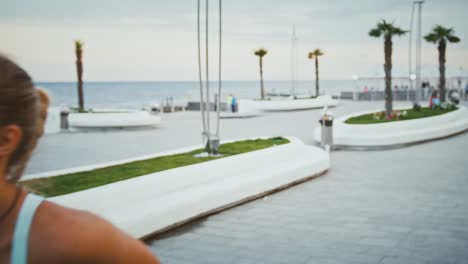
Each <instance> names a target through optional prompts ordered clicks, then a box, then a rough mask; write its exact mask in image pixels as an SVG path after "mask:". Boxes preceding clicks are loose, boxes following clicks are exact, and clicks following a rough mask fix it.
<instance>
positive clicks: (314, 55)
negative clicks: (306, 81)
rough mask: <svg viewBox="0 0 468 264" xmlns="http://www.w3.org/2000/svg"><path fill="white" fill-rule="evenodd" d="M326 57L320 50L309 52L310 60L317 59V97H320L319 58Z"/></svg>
mask: <svg viewBox="0 0 468 264" xmlns="http://www.w3.org/2000/svg"><path fill="white" fill-rule="evenodd" d="M322 55H324V53H323V51H321V50H320V49H315V50H314V51H312V52H309V56H308V57H309V59H311V60H312V59H315V95H316V96H319V64H318V57H319V56H322Z"/></svg>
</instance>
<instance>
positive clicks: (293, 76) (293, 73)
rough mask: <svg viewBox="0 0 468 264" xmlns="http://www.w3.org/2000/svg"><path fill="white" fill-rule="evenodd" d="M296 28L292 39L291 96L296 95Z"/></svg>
mask: <svg viewBox="0 0 468 264" xmlns="http://www.w3.org/2000/svg"><path fill="white" fill-rule="evenodd" d="M295 55H296V26H295V25H294V26H293V35H292V39H291V94H292V95H295V94H296V60H295Z"/></svg>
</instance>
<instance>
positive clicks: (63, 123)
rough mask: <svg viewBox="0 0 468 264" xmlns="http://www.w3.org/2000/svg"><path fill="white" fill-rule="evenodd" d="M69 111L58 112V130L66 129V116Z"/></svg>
mask: <svg viewBox="0 0 468 264" xmlns="http://www.w3.org/2000/svg"><path fill="white" fill-rule="evenodd" d="M69 114H70V111H69V110H68V109H62V110H61V111H60V128H61V129H68V115H69Z"/></svg>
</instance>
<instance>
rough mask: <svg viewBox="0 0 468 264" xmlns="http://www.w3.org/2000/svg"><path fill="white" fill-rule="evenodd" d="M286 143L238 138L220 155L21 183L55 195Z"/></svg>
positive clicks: (157, 160) (162, 160) (143, 162)
mask: <svg viewBox="0 0 468 264" xmlns="http://www.w3.org/2000/svg"><path fill="white" fill-rule="evenodd" d="M286 143H289V140H287V139H285V138H281V137H276V138H270V139H256V140H245V141H238V142H233V143H226V144H222V145H221V146H220V154H221V155H222V156H220V157H203V158H200V157H194V156H195V155H196V154H199V153H202V152H203V151H204V150H203V149H197V150H194V151H190V152H186V153H181V154H175V155H169V156H162V157H156V158H152V159H147V160H141V161H134V162H129V163H125V164H120V165H115V166H110V167H106V168H101V169H95V170H90V171H83V172H77V173H71V174H65V175H60V176H55V177H50V178H42V179H33V180H28V181H23V182H22V183H21V184H22V185H23V186H24V187H25V188H27V189H28V190H30V191H31V192H34V193H37V194H39V195H42V196H44V197H53V196H59V195H64V194H69V193H73V192H78V191H82V190H86V189H90V188H95V187H98V186H102V185H106V184H109V183H113V182H118V181H123V180H127V179H131V178H135V177H139V176H143V175H147V174H150V173H155V172H160V171H165V170H169V169H174V168H179V167H183V166H188V165H193V164H197V163H202V162H206V161H210V160H215V159H220V158H225V157H229V156H234V155H238V154H242V153H247V152H251V151H256V150H260V149H265V148H269V147H272V146H275V145H282V144H286Z"/></svg>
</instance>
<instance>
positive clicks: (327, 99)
mask: <svg viewBox="0 0 468 264" xmlns="http://www.w3.org/2000/svg"><path fill="white" fill-rule="evenodd" d="M251 104H252V105H253V107H254V108H255V109H257V110H259V111H265V112H273V111H294V110H306V109H314V108H323V107H325V106H328V107H334V106H337V105H338V101H337V100H333V99H332V97H331V96H329V95H324V96H319V97H317V98H314V99H297V100H291V99H285V100H270V101H268V100H265V101H251Z"/></svg>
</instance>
